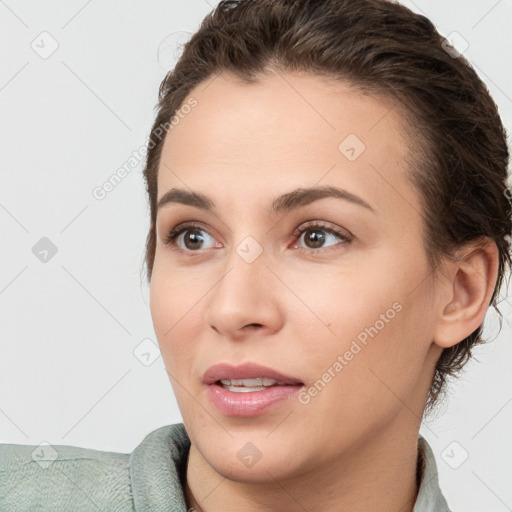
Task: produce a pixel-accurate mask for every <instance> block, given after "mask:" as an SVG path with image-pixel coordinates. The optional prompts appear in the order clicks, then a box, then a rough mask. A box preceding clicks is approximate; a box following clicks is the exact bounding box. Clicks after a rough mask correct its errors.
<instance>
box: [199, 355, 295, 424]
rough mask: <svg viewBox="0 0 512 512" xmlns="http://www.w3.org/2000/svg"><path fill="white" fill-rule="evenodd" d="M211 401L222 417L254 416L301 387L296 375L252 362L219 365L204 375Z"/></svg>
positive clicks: (284, 401)
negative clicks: (237, 364) (238, 364)
mask: <svg viewBox="0 0 512 512" xmlns="http://www.w3.org/2000/svg"><path fill="white" fill-rule="evenodd" d="M203 382H204V383H205V384H206V385H207V387H208V397H209V399H210V402H211V403H212V404H213V405H214V406H215V407H216V408H217V410H218V411H220V412H221V413H222V414H223V415H225V416H243V417H249V416H255V415H258V414H263V413H264V412H267V411H268V410H269V409H270V408H274V407H276V406H277V405H278V404H279V403H281V404H283V403H286V401H287V400H289V399H290V398H292V397H293V396H294V395H296V394H297V393H298V392H299V390H300V389H302V387H303V386H304V382H303V381H302V380H300V379H299V378H296V377H292V376H289V375H285V374H283V373H281V372H279V371H277V370H275V369H272V368H268V367H265V366H261V365H258V364H255V363H246V364H244V365H242V366H232V365H229V364H218V365H214V366H212V367H211V368H209V369H208V370H207V371H206V373H205V374H204V377H203Z"/></svg>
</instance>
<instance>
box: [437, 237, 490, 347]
mask: <svg viewBox="0 0 512 512" xmlns="http://www.w3.org/2000/svg"><path fill="white" fill-rule="evenodd" d="M458 254H459V256H458V257H457V259H456V261H453V262H452V261H451V262H450V263H449V264H448V268H449V270H448V274H447V275H448V279H447V281H445V282H444V283H443V287H444V288H445V290H446V292H445V293H444V295H443V297H444V298H443V300H442V301H440V303H439V314H438V315H437V324H436V328H435V331H434V340H433V341H434V343H435V344H436V345H438V346H440V347H442V348H448V347H452V346H454V345H456V344H457V343H459V342H460V341H462V340H463V339H464V338H466V337H467V336H469V335H470V334H471V333H472V332H474V331H475V330H476V329H477V328H478V327H479V326H480V325H481V324H482V322H483V320H484V317H485V314H486V312H487V309H488V307H489V303H490V301H491V297H492V293H493V291H494V287H495V285H496V280H497V277H498V265H499V251H498V247H497V245H496V243H495V242H494V241H493V240H491V239H489V238H487V237H486V238H485V239H484V243H480V244H477V245H473V244H470V245H469V246H467V245H466V246H464V248H463V249H461V250H460V251H459V252H458Z"/></svg>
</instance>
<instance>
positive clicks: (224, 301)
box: [206, 236, 278, 336]
mask: <svg viewBox="0 0 512 512" xmlns="http://www.w3.org/2000/svg"><path fill="white" fill-rule="evenodd" d="M268 262H269V259H268V257H267V254H266V252H265V251H264V249H263V247H262V245H261V244H260V243H259V242H258V241H257V240H256V239H255V238H253V237H251V236H247V237H245V238H243V239H242V241H241V242H239V243H238V244H237V245H234V246H233V247H232V248H231V249H230V252H229V255H226V262H225V263H226V265H225V269H226V271H225V273H224V275H223V277H222V278H221V279H220V280H219V282H218V283H217V285H216V286H215V289H214V290H213V293H212V296H211V298H210V301H209V304H208V308H207V312H206V321H207V324H208V325H210V326H211V327H214V328H215V329H216V330H217V331H218V332H220V333H223V334H226V335H233V336H234V335H236V333H237V331H239V330H240V329H243V327H244V326H246V325H249V324H260V325H262V326H265V327H267V328H270V329H275V328H276V327H277V323H278V307H277V304H275V303H274V302H275V301H274V299H275V297H274V296H273V294H272V292H271V290H272V283H270V282H269V280H270V279H273V278H274V276H273V274H272V272H270V270H269V269H268V268H267V264H268ZM274 279H275V278H274Z"/></svg>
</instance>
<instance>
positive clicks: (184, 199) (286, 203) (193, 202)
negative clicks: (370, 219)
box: [157, 186, 376, 214]
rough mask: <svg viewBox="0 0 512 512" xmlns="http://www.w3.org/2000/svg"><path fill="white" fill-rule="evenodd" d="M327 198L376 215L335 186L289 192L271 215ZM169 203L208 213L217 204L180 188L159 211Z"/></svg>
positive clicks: (160, 204)
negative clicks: (352, 205) (360, 207)
mask: <svg viewBox="0 0 512 512" xmlns="http://www.w3.org/2000/svg"><path fill="white" fill-rule="evenodd" d="M327 197H334V198H337V199H343V200H344V201H348V202H350V203H353V204H356V205H359V206H362V207H364V208H366V209H368V210H370V211H371V212H373V213H376V212H375V210H374V209H373V208H372V207H371V206H370V205H369V204H368V203H367V202H366V201H365V200H364V199H362V198H360V197H359V196H356V195H355V194H352V193H351V192H348V191H347V190H344V189H342V188H338V187H333V186H324V187H311V188H297V189H295V190H292V191H291V192H287V193H286V194H283V195H281V196H279V197H277V198H276V199H274V201H273V202H272V206H271V209H270V213H271V214H277V213H280V212H289V211H291V210H295V209H297V208H300V207H302V206H307V205H308V204H311V203H313V202H314V201H318V200H320V199H324V198H327ZM169 203H179V204H185V205H189V206H194V207H196V208H200V209H201V210H206V211H213V210H214V209H215V203H214V202H213V201H212V200H211V199H210V198H209V197H208V196H206V195H204V194H201V193H198V192H191V191H189V190H184V189H179V188H172V189H171V190H169V191H167V192H166V193H165V194H164V195H163V196H162V197H161V198H160V199H159V200H158V205H157V210H160V209H161V208H162V207H163V206H164V205H166V204H169Z"/></svg>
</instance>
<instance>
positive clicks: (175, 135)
mask: <svg viewBox="0 0 512 512" xmlns="http://www.w3.org/2000/svg"><path fill="white" fill-rule="evenodd" d="M188 98H189V99H190V98H193V99H194V100H195V102H196V104H195V106H194V107H193V108H190V109H188V110H187V112H188V113H186V114H185V115H181V116H180V118H179V122H177V123H176V124H174V125H173V127H172V128H171V129H170V130H169V132H168V134H167V136H166V139H165V141H164V146H163V150H162V156H161V160H160V168H159V173H158V196H159V197H161V196H162V195H163V193H165V192H166V191H167V190H169V189H170V188H172V187H180V188H183V187H184V185H185V186H186V187H189V188H192V189H194V190H200V191H202V192H208V191H209V190H215V191H217V192H218V193H219V194H220V195H224V196H225V198H226V200H228V198H229V191H228V190H229V189H231V190H232V189H233V188H235V189H236V190H239V191H241V190H245V191H246V192H250V193H252V194H256V193H260V194H261V195H262V197H263V196H266V195H268V194H269V193H270V192H271V189H272V188H275V189H276V190H279V191H281V192H282V191H286V190H287V189H292V188H295V187H294V185H295V186H312V185H313V184H315V183H319V182H320V181H321V183H319V184H336V185H343V186H344V187H345V188H347V189H351V191H353V192H354V193H361V195H365V196H366V197H367V198H368V199H369V202H372V203H373V204H379V203H382V202H383V201H384V200H385V197H384V198H383V197H382V196H383V195H384V196H386V195H388V196H389V195H390V194H395V195H396V194H398V197H395V198H394V199H395V200H397V199H399V198H400V197H401V198H402V199H399V200H401V201H402V202H403V201H405V202H408V199H409V202H411V201H412V202H415V201H416V198H415V194H414V191H412V190H411V189H410V188H409V185H408V183H407V182H406V180H405V172H407V166H406V158H407V157H408V155H409V149H408V147H407V142H406V139H405V136H404V133H405V131H404V127H405V122H404V118H403V117H402V115H401V114H400V113H399V108H398V105H397V103H396V102H394V101H393V100H391V99H389V98H384V97H380V96H379V97H376V96H372V95H370V94H365V93H363V92H362V91H361V90H360V89H358V88H356V87H353V86H351V85H349V84H348V83H346V82H341V81H336V82H335V81H333V80H328V79H327V78H325V77H322V76H318V75H311V74H303V73H290V72H279V73H272V74H269V75H267V76H265V77H263V78H261V79H259V81H258V82H257V83H253V84H245V83H241V82H240V81H239V80H238V79H237V78H235V77H233V76H232V75H228V74H224V75H217V76H215V77H211V78H210V79H208V80H207V81H206V82H203V83H201V84H199V85H198V86H197V87H196V88H195V89H194V90H192V91H191V92H190V94H189V96H188ZM185 101H187V100H185ZM386 183H387V185H386ZM226 185H228V186H229V187H228V188H226ZM379 189H380V190H379ZM272 195H273V194H272ZM379 196H380V197H379ZM389 199H390V197H388V200H389ZM418 207H419V205H418Z"/></svg>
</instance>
